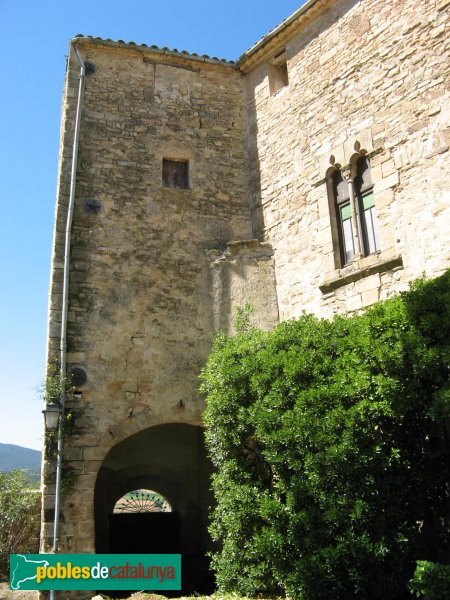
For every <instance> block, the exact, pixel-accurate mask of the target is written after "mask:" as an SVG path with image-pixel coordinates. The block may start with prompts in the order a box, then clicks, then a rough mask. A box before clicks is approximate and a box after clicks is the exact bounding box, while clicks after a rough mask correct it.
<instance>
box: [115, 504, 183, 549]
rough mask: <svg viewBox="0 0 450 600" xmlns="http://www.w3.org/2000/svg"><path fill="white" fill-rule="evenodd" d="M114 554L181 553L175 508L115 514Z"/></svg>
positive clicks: (178, 521) (178, 520) (177, 517)
mask: <svg viewBox="0 0 450 600" xmlns="http://www.w3.org/2000/svg"><path fill="white" fill-rule="evenodd" d="M108 521H109V544H108V546H109V552H110V553H111V554H179V553H180V519H179V516H178V515H177V514H176V513H173V512H166V513H164V512H159V513H133V514H112V515H109V516H108Z"/></svg>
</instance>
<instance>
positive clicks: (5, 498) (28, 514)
mask: <svg viewBox="0 0 450 600" xmlns="http://www.w3.org/2000/svg"><path fill="white" fill-rule="evenodd" d="M29 486H30V481H29V479H28V477H27V475H26V473H25V472H24V471H9V472H7V473H2V472H0V579H3V580H5V579H9V555H10V554H22V553H37V552H38V551H39V527H40V496H39V492H37V491H35V490H29V489H28V488H29Z"/></svg>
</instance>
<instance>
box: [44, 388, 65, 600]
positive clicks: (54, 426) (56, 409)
mask: <svg viewBox="0 0 450 600" xmlns="http://www.w3.org/2000/svg"><path fill="white" fill-rule="evenodd" d="M42 414H43V415H44V421H45V430H46V431H49V432H55V431H57V432H58V451H57V456H56V489H55V515H54V520H53V547H52V552H53V553H55V552H56V551H57V543H58V527H59V495H60V487H61V452H60V450H61V448H60V442H61V416H62V407H61V405H60V404H57V403H56V402H54V400H53V398H50V402H49V403H48V404H47V407H46V408H45V409H44V410H43V411H42ZM54 599H55V590H50V600H54Z"/></svg>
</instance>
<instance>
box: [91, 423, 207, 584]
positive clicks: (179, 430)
mask: <svg viewBox="0 0 450 600" xmlns="http://www.w3.org/2000/svg"><path fill="white" fill-rule="evenodd" d="M210 475H211V464H210V461H209V460H208V458H207V455H206V450H205V446H204V441H203V429H202V428H201V427H197V426H194V425H186V424H180V423H170V424H166V425H157V426H155V427H150V428H148V429H146V430H144V431H141V432H139V433H136V434H134V435H132V436H131V437H129V438H127V439H126V440H124V441H122V442H120V443H119V444H117V445H116V446H114V447H113V448H112V449H111V450H110V451H109V453H108V454H107V456H106V458H105V459H104V461H103V463H102V466H101V468H100V470H99V472H98V476H97V480H96V485H95V547H96V552H98V553H121V552H123V553H130V552H132V551H134V552H138V553H141V552H145V553H164V552H180V553H181V554H182V559H183V590H187V591H209V590H206V589H205V586H207V585H210V584H206V582H207V581H208V577H207V573H206V564H207V562H206V561H205V558H204V557H205V553H206V552H207V551H208V550H210V549H211V539H210V537H209V534H208V531H207V524H208V508H209V506H210V505H211V504H212V501H213V499H212V495H211V492H210ZM138 489H145V490H152V491H154V492H156V493H158V494H160V495H161V496H163V497H164V498H165V499H166V500H167V502H168V504H169V505H170V507H171V509H172V510H171V511H167V512H154V513H134V514H117V513H116V514H114V507H115V505H116V503H117V501H118V500H119V499H121V498H122V497H123V496H124V495H125V494H127V493H128V492H131V491H132V490H138ZM152 519H153V521H152ZM150 532H151V534H150ZM209 581H210V580H209ZM202 588H203V589H202Z"/></svg>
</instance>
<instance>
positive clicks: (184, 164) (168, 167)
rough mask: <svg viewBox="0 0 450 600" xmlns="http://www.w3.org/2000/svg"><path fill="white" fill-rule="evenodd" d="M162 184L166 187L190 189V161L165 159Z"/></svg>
mask: <svg viewBox="0 0 450 600" xmlns="http://www.w3.org/2000/svg"><path fill="white" fill-rule="evenodd" d="M162 182H163V185H164V186H165V187H170V188H181V189H183V190H187V189H188V188H189V161H187V160H172V159H168V158H163V168H162Z"/></svg>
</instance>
